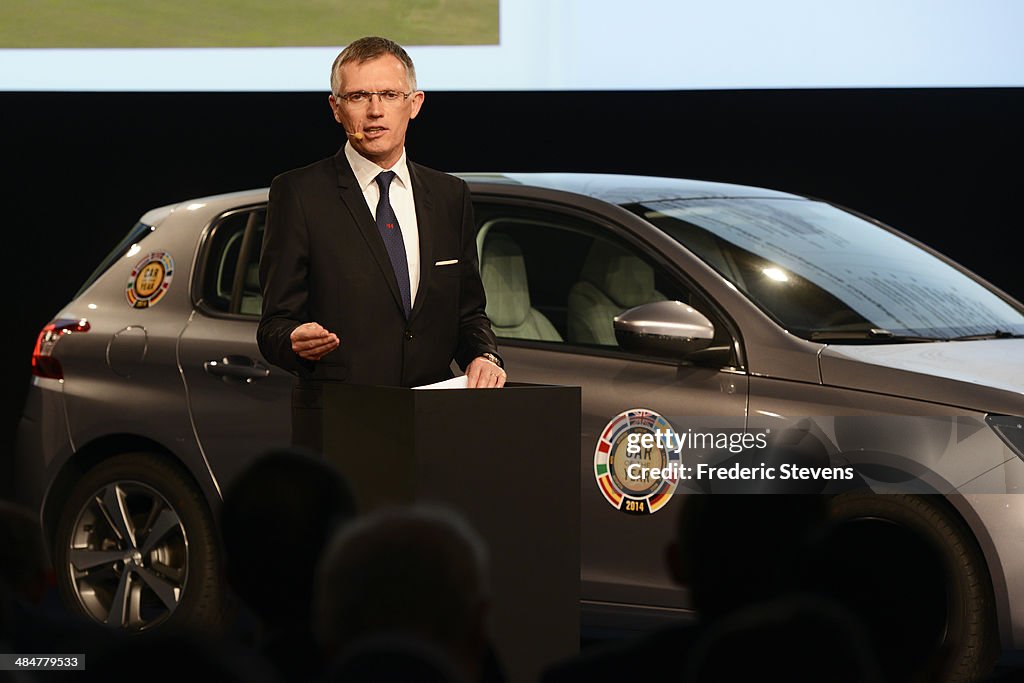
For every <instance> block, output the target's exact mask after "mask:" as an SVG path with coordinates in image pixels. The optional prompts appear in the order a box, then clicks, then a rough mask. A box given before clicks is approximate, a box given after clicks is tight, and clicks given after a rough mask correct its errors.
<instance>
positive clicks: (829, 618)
mask: <svg viewBox="0 0 1024 683" xmlns="http://www.w3.org/2000/svg"><path fill="white" fill-rule="evenodd" d="M684 680H685V681H687V683H732V682H733V681H761V680H774V681H787V682H788V683H818V682H819V681H831V682H833V683H875V682H876V681H878V669H877V667H876V665H875V661H874V656H873V654H872V651H871V647H870V645H869V642H868V640H867V637H866V635H865V634H864V632H863V629H862V628H861V627H860V625H859V623H858V622H856V621H855V620H853V619H852V618H851V615H850V614H849V612H848V611H847V610H846V609H844V608H843V607H841V606H840V605H838V604H837V603H835V602H834V601H832V600H829V599H827V598H824V597H822V596H817V595H811V594H799V593H794V594H788V595H784V596H782V597H778V598H774V599H771V600H768V601H765V602H759V603H755V604H753V605H749V606H747V607H743V608H740V609H738V610H736V611H735V612H732V613H731V614H728V615H726V616H724V617H723V618H721V619H720V620H719V621H718V622H716V623H715V624H713V625H712V626H711V627H710V628H709V629H708V630H707V632H706V633H705V634H704V635H703V636H702V637H701V639H700V640H699V641H698V642H697V643H696V644H695V645H694V647H693V650H692V653H691V656H690V657H689V658H688V660H687V663H686V676H685V678H684Z"/></svg>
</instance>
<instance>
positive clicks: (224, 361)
mask: <svg viewBox="0 0 1024 683" xmlns="http://www.w3.org/2000/svg"><path fill="white" fill-rule="evenodd" d="M203 369H204V370H206V371H207V372H208V373H210V374H211V375H217V376H218V377H231V378H232V379H244V380H246V381H247V382H248V381H252V380H254V379H262V378H264V377H269V376H270V368H268V367H267V366H266V365H263V364H262V363H260V362H258V361H255V360H253V359H252V358H249V357H248V356H224V357H223V358H221V359H220V360H208V361H206V362H205V363H203Z"/></svg>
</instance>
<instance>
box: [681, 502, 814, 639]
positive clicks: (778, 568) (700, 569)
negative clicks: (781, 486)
mask: <svg viewBox="0 0 1024 683" xmlns="http://www.w3.org/2000/svg"><path fill="white" fill-rule="evenodd" d="M827 511H828V507H827V503H826V501H825V499H824V498H823V497H821V496H816V495H800V494H761V495H759V494H692V495H687V496H686V497H685V499H684V500H683V505H681V506H680V511H679V517H678V520H677V526H676V532H677V533H676V538H675V539H674V541H673V542H672V543H671V544H670V545H669V547H668V549H667V559H668V563H669V568H670V570H671V572H672V575H673V576H674V577H675V579H676V581H677V582H678V583H680V584H682V585H685V586H687V587H689V589H690V594H691V598H692V601H693V605H694V607H695V608H696V610H697V613H698V615H699V616H700V618H701V619H702V620H707V621H710V620H713V619H715V618H717V617H719V616H721V615H723V614H725V613H727V612H729V611H731V610H733V609H736V608H738V607H742V606H744V605H748V604H751V603H754V602H758V601H760V600H763V599H766V598H769V597H773V596H775V595H778V594H780V593H781V592H783V591H786V590H790V589H792V588H795V587H796V586H795V570H796V567H797V566H798V565H797V562H798V558H800V557H802V554H803V553H804V552H805V549H806V546H807V544H808V543H809V542H810V540H811V538H812V536H813V535H814V534H815V532H816V531H817V530H819V529H820V528H821V526H822V525H823V524H824V522H825V519H826V515H827Z"/></svg>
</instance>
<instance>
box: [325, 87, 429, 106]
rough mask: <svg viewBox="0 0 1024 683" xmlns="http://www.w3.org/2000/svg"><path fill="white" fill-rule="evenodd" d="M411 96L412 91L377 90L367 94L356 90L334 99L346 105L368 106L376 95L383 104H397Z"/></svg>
mask: <svg viewBox="0 0 1024 683" xmlns="http://www.w3.org/2000/svg"><path fill="white" fill-rule="evenodd" d="M411 94H412V91H409V92H399V91H398V90H378V91H376V92H367V91H365V90H356V91H355V92H347V93H345V94H343V95H338V94H336V95H335V97H337V98H338V99H339V100H344V101H345V102H347V103H348V104H368V103H369V102H370V100H372V99H373V96H374V95H376V96H377V97H379V98H380V101H381V102H383V103H384V104H398V103H399V102H403V101H405V100H407V99H409V95H411Z"/></svg>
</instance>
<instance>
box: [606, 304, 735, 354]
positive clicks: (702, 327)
mask: <svg viewBox="0 0 1024 683" xmlns="http://www.w3.org/2000/svg"><path fill="white" fill-rule="evenodd" d="M613 324H614V326H615V338H616V339H617V340H618V342H619V347H620V348H622V349H623V350H625V351H631V352H633V353H642V354H646V355H651V356H662V357H667V358H677V359H678V358H682V357H684V356H687V355H689V354H691V353H694V352H697V351H701V350H703V349H706V348H708V347H709V346H711V340H712V339H714V338H715V326H714V325H712V324H711V321H710V320H708V319H707V318H706V317H705V316H704V314H703V313H701V312H700V311H697V310H694V309H693V308H692V307H690V306H687V305H686V304H684V303H682V302H681V301H655V302H652V303H649V304H641V305H639V306H635V307H633V308H630V309H629V310H626V311H623V312H622V313H620V314H619V315H617V316H615V319H614V323H613Z"/></svg>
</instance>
